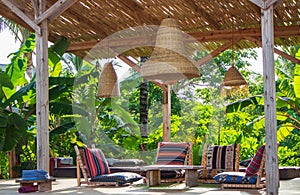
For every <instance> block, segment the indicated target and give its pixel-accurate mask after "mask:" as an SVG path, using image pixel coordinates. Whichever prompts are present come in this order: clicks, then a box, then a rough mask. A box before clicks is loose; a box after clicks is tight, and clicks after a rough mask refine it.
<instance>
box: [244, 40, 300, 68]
mask: <svg viewBox="0 0 300 195" xmlns="http://www.w3.org/2000/svg"><path fill="white" fill-rule="evenodd" d="M245 39H247V40H249V41H252V42H254V43H255V44H257V45H258V46H260V47H261V46H262V43H261V40H259V39H257V38H255V37H245ZM274 52H275V53H276V54H278V55H280V56H282V57H284V58H285V59H288V60H290V61H291V62H293V63H296V64H300V60H298V59H297V58H295V57H293V56H291V55H289V54H287V53H285V52H283V51H281V50H279V49H276V48H274Z"/></svg>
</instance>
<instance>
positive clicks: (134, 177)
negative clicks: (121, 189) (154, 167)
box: [90, 172, 143, 185]
mask: <svg viewBox="0 0 300 195" xmlns="http://www.w3.org/2000/svg"><path fill="white" fill-rule="evenodd" d="M142 178H143V177H142V176H141V175H139V174H137V173H132V172H119V173H111V174H105V175H98V176H96V177H94V178H93V179H91V180H90V181H93V182H118V183H119V184H120V185H122V184H126V183H132V182H135V181H139V180H140V179H142Z"/></svg>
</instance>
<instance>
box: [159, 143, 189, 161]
mask: <svg viewBox="0 0 300 195" xmlns="http://www.w3.org/2000/svg"><path fill="white" fill-rule="evenodd" d="M159 144H160V147H159V150H158V154H157V158H156V164H158V165H184V163H185V158H186V154H187V151H188V147H189V144H188V143H184V142H183V143H175V142H173V143H168V142H161V143H159Z"/></svg>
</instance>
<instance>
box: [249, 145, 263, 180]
mask: <svg viewBox="0 0 300 195" xmlns="http://www.w3.org/2000/svg"><path fill="white" fill-rule="evenodd" d="M264 149H265V146H264V145H263V146H261V147H260V148H258V150H257V152H256V154H255V156H254V157H253V158H252V160H251V162H250V163H249V165H248V167H247V168H246V176H253V175H256V174H257V172H258V170H259V168H260V163H261V161H262V158H263V154H264Z"/></svg>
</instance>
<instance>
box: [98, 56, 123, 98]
mask: <svg viewBox="0 0 300 195" xmlns="http://www.w3.org/2000/svg"><path fill="white" fill-rule="evenodd" d="M97 96H98V97H105V98H109V97H115V96H120V90H119V83H118V78H117V74H116V71H115V69H114V67H113V65H112V63H111V62H110V63H106V64H105V65H104V67H103V70H102V72H101V74H100V76H99V81H98V94H97Z"/></svg>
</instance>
